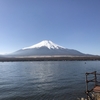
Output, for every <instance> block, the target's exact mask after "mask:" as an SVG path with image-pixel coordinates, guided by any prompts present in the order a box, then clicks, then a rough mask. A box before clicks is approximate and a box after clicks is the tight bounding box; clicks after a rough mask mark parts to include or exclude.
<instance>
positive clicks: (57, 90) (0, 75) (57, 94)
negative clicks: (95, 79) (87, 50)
mask: <svg viewBox="0 0 100 100" xmlns="http://www.w3.org/2000/svg"><path fill="white" fill-rule="evenodd" d="M92 71H97V72H98V73H99V72H100V61H36V62H35V61H33V62H0V100H77V98H80V97H85V96H86V95H85V73H86V72H92Z"/></svg>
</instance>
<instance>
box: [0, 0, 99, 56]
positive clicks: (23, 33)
mask: <svg viewBox="0 0 100 100" xmlns="http://www.w3.org/2000/svg"><path fill="white" fill-rule="evenodd" d="M42 40H51V41H52V42H54V43H56V44H59V45H61V46H64V47H66V48H69V49H76V50H78V51H81V52H83V53H89V54H96V55H100V45H99V43H100V0H0V54H4V53H11V52H14V51H16V50H19V49H21V48H23V47H27V46H31V45H34V44H36V43H38V42H41V41H42Z"/></svg>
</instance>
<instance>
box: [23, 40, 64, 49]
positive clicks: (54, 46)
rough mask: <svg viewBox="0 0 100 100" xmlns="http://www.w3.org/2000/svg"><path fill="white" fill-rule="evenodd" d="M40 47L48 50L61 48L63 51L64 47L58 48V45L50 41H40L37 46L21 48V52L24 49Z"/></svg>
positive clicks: (59, 47)
mask: <svg viewBox="0 0 100 100" xmlns="http://www.w3.org/2000/svg"><path fill="white" fill-rule="evenodd" d="M41 47H47V48H48V49H61V48H62V49H65V48H64V47H62V46H59V45H57V44H55V43H53V42H52V41H48V40H44V41H42V42H40V43H37V44H35V45H33V46H30V47H25V48H23V50H25V49H34V48H41Z"/></svg>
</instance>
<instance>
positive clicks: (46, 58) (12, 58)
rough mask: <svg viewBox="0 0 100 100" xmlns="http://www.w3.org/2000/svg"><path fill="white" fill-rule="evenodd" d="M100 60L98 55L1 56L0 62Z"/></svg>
mask: <svg viewBox="0 0 100 100" xmlns="http://www.w3.org/2000/svg"><path fill="white" fill-rule="evenodd" d="M95 60H100V56H89V57H1V58H0V62H13V61H15V62H17V61H95Z"/></svg>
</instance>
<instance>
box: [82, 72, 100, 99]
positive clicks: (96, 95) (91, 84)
mask: <svg viewBox="0 0 100 100" xmlns="http://www.w3.org/2000/svg"><path fill="white" fill-rule="evenodd" d="M97 76H98V77H97ZM98 79H100V74H98V73H97V72H96V71H94V72H91V73H86V92H85V93H86V95H87V99H86V100H100V81H98ZM81 100H85V99H84V98H81Z"/></svg>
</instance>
